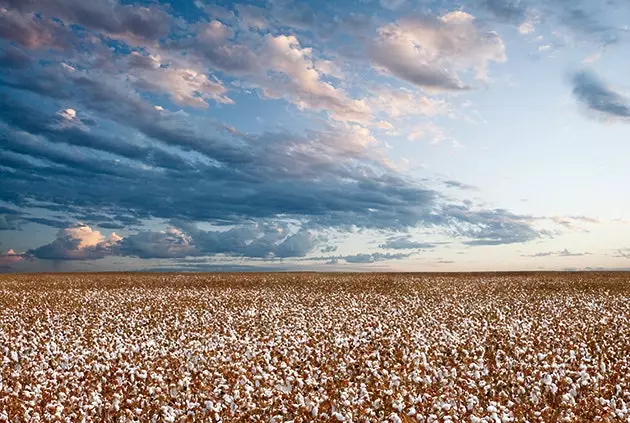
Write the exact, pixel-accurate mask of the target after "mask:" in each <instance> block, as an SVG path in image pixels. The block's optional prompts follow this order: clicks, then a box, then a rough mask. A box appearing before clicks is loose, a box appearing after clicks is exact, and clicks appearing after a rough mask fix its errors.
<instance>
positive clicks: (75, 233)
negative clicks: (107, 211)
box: [28, 223, 121, 260]
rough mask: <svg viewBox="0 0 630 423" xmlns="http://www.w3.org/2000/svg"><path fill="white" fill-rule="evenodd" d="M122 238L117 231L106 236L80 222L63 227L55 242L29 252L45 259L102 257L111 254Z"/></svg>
mask: <svg viewBox="0 0 630 423" xmlns="http://www.w3.org/2000/svg"><path fill="white" fill-rule="evenodd" d="M120 240H121V238H120V237H119V236H117V235H116V234H115V233H112V234H111V235H110V236H109V237H107V238H106V237H105V236H103V235H102V234H101V233H100V232H99V231H96V230H93V229H92V228H91V227H89V226H87V225H84V224H81V223H79V224H78V225H76V226H73V227H70V228H65V229H61V230H60V231H59V232H58V233H57V238H56V239H55V240H54V241H53V242H51V243H50V244H46V245H43V246H41V247H39V248H36V249H34V250H30V251H29V252H28V254H29V255H32V256H33V257H36V258H38V259H45V260H93V259H101V258H103V257H105V256H106V255H109V254H111V253H112V249H113V248H115V246H116V244H117V243H118V242H119V241H120Z"/></svg>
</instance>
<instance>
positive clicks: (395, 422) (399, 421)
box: [389, 413, 402, 423]
mask: <svg viewBox="0 0 630 423" xmlns="http://www.w3.org/2000/svg"><path fill="white" fill-rule="evenodd" d="M389 418H390V420H391V421H392V423H402V419H401V418H400V417H399V416H398V414H396V413H392V415H391V416H390V417H389Z"/></svg>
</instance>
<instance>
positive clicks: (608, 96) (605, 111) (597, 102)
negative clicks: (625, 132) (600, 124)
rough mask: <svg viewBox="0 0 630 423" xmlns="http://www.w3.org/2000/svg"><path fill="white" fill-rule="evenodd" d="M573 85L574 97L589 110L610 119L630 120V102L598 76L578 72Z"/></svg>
mask: <svg viewBox="0 0 630 423" xmlns="http://www.w3.org/2000/svg"><path fill="white" fill-rule="evenodd" d="M572 83H573V95H574V96H575V98H576V99H577V100H578V101H579V102H580V103H582V104H583V105H584V106H586V107H587V108H588V109H589V110H591V111H593V112H595V113H597V114H599V115H600V116H603V117H608V118H618V119H623V120H627V119H628V118H630V100H629V99H628V98H626V97H624V96H622V95H621V94H619V93H617V92H615V91H614V90H612V89H610V88H608V87H607V86H606V85H605V84H604V83H603V82H602V81H601V80H600V79H599V78H598V76H597V75H596V74H594V73H592V72H588V71H581V72H577V73H575V74H574V75H573V78H572Z"/></svg>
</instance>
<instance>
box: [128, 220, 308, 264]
mask: <svg viewBox="0 0 630 423" xmlns="http://www.w3.org/2000/svg"><path fill="white" fill-rule="evenodd" d="M172 225H174V226H171V227H169V228H167V229H166V230H163V231H159V232H151V231H145V232H139V233H137V234H134V235H130V236H127V237H125V238H124V239H123V240H122V242H121V243H120V249H119V253H120V254H121V255H129V256H135V257H140V258H183V257H194V256H209V255H216V254H224V255H228V256H235V257H248V258H263V259H274V258H290V257H304V256H306V255H307V254H308V253H309V252H310V251H311V250H313V249H314V248H315V246H316V245H317V243H318V238H317V237H315V236H314V235H313V234H311V233H310V232H309V231H308V230H306V229H299V230H297V231H295V232H292V231H291V229H290V227H289V226H288V225H287V224H286V223H282V222H277V223H271V222H269V223H259V224H251V225H241V226H236V227H233V228H230V229H228V230H223V231H221V230H216V231H204V230H200V229H198V228H197V226H196V225H195V224H193V223H190V222H185V221H174V222H172Z"/></svg>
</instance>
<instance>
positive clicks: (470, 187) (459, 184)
mask: <svg viewBox="0 0 630 423" xmlns="http://www.w3.org/2000/svg"><path fill="white" fill-rule="evenodd" d="M442 183H443V184H444V185H445V186H446V187H448V188H456V189H461V190H467V191H476V190H478V188H477V187H476V186H474V185H470V184H465V183H463V182H459V181H453V180H447V181H442Z"/></svg>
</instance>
